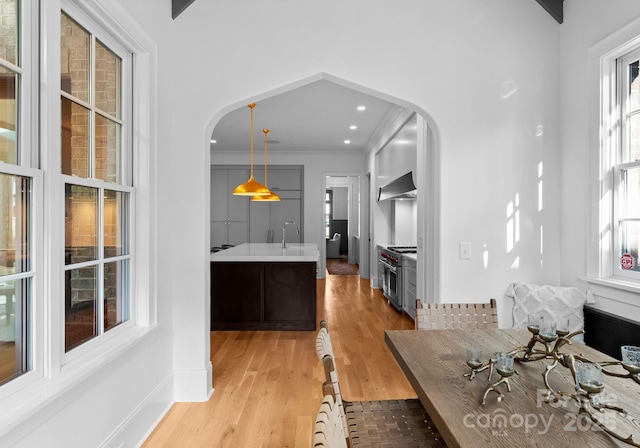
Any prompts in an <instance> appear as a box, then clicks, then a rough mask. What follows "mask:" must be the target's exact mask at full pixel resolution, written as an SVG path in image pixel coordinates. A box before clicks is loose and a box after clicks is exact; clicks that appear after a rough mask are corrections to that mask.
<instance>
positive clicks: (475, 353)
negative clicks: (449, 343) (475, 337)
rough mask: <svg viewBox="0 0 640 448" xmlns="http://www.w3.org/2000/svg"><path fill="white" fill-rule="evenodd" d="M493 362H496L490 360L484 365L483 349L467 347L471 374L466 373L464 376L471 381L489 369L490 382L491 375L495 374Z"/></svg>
mask: <svg viewBox="0 0 640 448" xmlns="http://www.w3.org/2000/svg"><path fill="white" fill-rule="evenodd" d="M493 361H494V360H492V359H490V360H489V362H488V363H486V364H484V363H483V362H482V349H479V348H477V347H467V366H469V368H470V369H471V372H469V373H465V374H464V376H468V377H469V381H471V380H472V379H473V378H475V376H476V374H477V373H479V372H483V371H485V370H487V369H489V380H491V375H492V373H493Z"/></svg>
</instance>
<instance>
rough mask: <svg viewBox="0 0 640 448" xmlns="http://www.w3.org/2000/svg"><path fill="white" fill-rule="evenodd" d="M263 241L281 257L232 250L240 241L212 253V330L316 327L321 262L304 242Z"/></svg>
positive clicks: (266, 246) (309, 328)
mask: <svg viewBox="0 0 640 448" xmlns="http://www.w3.org/2000/svg"><path fill="white" fill-rule="evenodd" d="M243 246H252V247H253V246H257V245H255V244H253V245H243ZM260 246H264V248H267V249H270V253H271V254H274V253H275V255H272V257H277V258H271V257H270V256H259V254H255V253H254V254H253V255H252V256H251V257H246V256H240V255H236V256H234V255H233V254H234V253H236V254H240V253H243V252H246V251H247V248H244V249H243V248H242V247H240V248H239V249H236V248H232V249H228V250H229V251H230V253H228V254H226V255H224V254H222V253H218V254H214V255H212V257H211V330H315V329H316V265H317V262H316V261H315V260H314V261H310V260H313V257H309V256H306V257H305V256H302V255H303V254H302V252H303V251H302V250H301V249H300V246H294V247H298V249H294V247H292V248H290V250H288V251H287V250H286V249H281V248H279V249H280V250H278V248H275V247H274V246H279V245H273V244H261V245H260ZM314 247H315V245H314ZM223 252H226V251H223ZM250 258H255V259H256V261H243V260H248V259H250ZM298 259H299V260H300V261H298ZM235 260H239V261H235ZM280 260H282V261H280Z"/></svg>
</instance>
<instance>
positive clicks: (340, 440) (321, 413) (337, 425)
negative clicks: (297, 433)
mask: <svg viewBox="0 0 640 448" xmlns="http://www.w3.org/2000/svg"><path fill="white" fill-rule="evenodd" d="M325 386H329V390H328V391H327V387H325ZM325 386H323V390H325V391H326V393H327V394H326V395H325V396H324V398H323V399H322V404H320V409H318V414H317V416H316V424H315V429H314V433H313V445H312V446H313V447H314V448H347V435H346V433H345V430H344V426H343V425H342V421H341V420H342V419H341V417H340V410H339V408H338V406H337V404H336V402H335V401H334V399H333V395H332V394H331V385H330V384H327V383H325Z"/></svg>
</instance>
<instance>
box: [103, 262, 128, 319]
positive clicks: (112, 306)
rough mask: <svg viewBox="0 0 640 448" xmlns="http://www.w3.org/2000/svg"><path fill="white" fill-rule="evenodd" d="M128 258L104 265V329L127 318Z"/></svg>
mask: <svg viewBox="0 0 640 448" xmlns="http://www.w3.org/2000/svg"><path fill="white" fill-rule="evenodd" d="M128 273H129V260H122V261H117V262H115V263H106V264H105V265H104V331H107V330H109V329H110V328H113V327H115V326H116V325H118V324H121V323H122V322H125V321H127V320H129V294H128V291H129V288H128V283H129V277H128V275H129V274H128Z"/></svg>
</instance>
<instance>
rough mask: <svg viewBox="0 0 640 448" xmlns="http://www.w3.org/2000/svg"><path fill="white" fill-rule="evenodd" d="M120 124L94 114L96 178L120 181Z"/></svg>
mask: <svg viewBox="0 0 640 448" xmlns="http://www.w3.org/2000/svg"><path fill="white" fill-rule="evenodd" d="M119 167H120V125H119V124H118V123H116V122H115V121H112V120H109V119H107V118H105V117H103V116H102V115H98V114H96V174H95V177H96V178H98V179H102V180H106V181H107V182H114V183H118V182H119V181H120V169H119Z"/></svg>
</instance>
